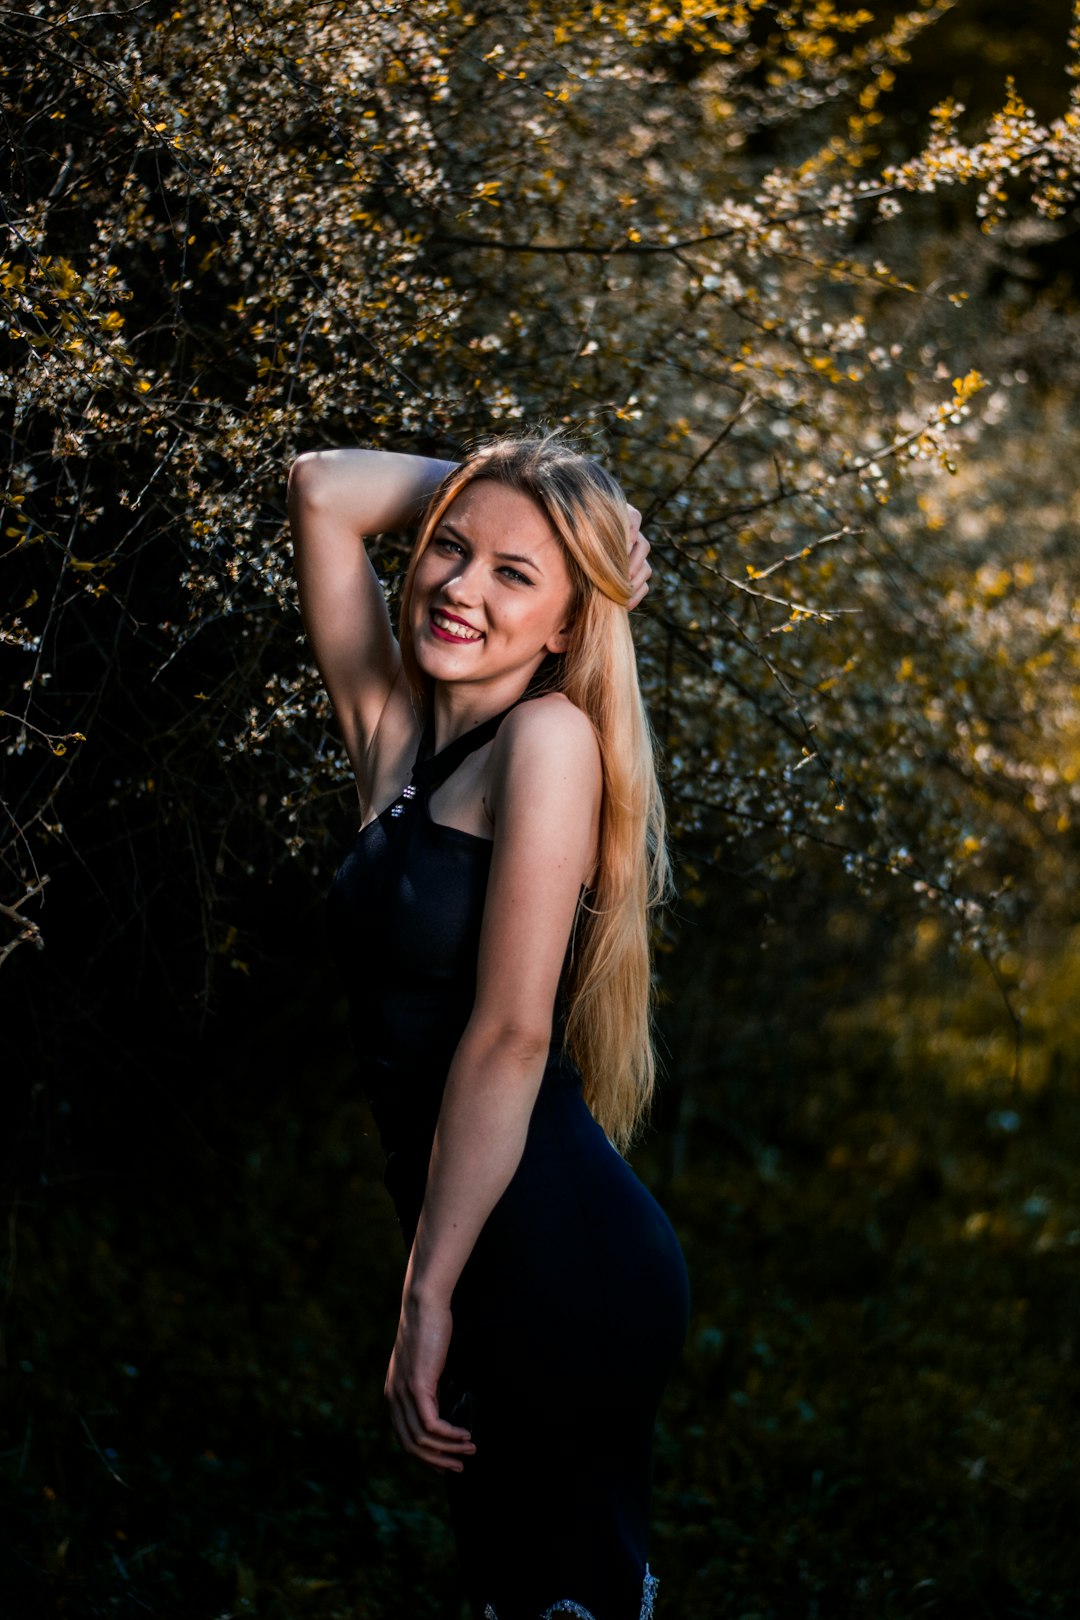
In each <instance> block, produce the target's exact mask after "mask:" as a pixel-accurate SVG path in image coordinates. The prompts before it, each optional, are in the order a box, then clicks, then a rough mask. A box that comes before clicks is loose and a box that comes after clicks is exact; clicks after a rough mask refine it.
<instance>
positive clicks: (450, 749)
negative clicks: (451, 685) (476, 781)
mask: <svg viewBox="0 0 1080 1620" xmlns="http://www.w3.org/2000/svg"><path fill="white" fill-rule="evenodd" d="M555 669H556V663H555V660H554V658H552V657H551V655H550V654H549V655H548V657H547V658H545V659H544V661H543V663H542V664H541V665H540V667H539V668H538V669H537V671H536V673H535V674H534V675H533V677H532V679H531V680H530V682H529V684H528V686H527V687H526V688H525V690H524V692H522V694H521V696H520V697H519V698H515V700H514V702H513V703H510V704H508V705H507V706H506V708H505V709H503V710H502V712H501V713H499V714H493V715H492V716H491V718H490V719H489V720H482V721H481V722H480V724H479V725H478V726H474V727H473V729H472V730H471V731H466V732H463V733H462V735H461V736H460V737H455V738H454V740H453V742H450V743H447V745H446V747H445V748H440V749H439V751H438V753H437V754H436V753H434V752H433V749H434V746H435V726H434V722H433V721H430V720H429V721H428V723H427V725H426V726H425V727H424V734H423V736H422V737H421V739H420V747H419V749H418V751H417V755H416V759H415V761H414V762H413V768H412V776H411V777H410V779H409V785H408V787H406V788H404V789H403V790H402V793H401V796H400V798H398V799H397V800H396V801H395V803H394V804H393V805H391V807H390V814H391V816H393V817H395V818H397V817H399V816H401V815H402V814H403V813H404V811H405V810H406V808H407V806H408V805H409V803H410V802H411V801H412V800H413V799H415V798H416V796H417V794H421V793H422V794H423V795H424V796H425V797H426V796H427V795H428V794H429V793H434V792H435V789H436V788H438V787H440V786H441V785H442V783H443V782H445V781H446V779H447V777H448V776H452V775H453V773H454V771H456V770H457V768H458V766H459V765H460V764H461V762H462V760H464V759H467V758H468V756H469V755H470V754H472V753H475V751H476V749H478V748H483V746H484V744H485V743H486V742H490V741H491V739H492V737H494V735H495V733H496V732H497V731H498V729H499V727H500V726H501V725H502V723H503V721H504V720H505V719H506V717H507V715H508V714H509V713H510V711H511V710H512V709H516V708H517V706H518V704H519V703H524V702H525V701H526V699H528V698H534V697H540V696H541V695H542V694H543V693H545V692H551V691H554V690H555V689H556V688H555V682H554V679H553V677H554V674H555Z"/></svg>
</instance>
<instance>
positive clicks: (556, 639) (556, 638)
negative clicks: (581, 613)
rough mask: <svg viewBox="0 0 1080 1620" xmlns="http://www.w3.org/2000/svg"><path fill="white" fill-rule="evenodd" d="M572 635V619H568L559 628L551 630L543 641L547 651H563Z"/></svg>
mask: <svg viewBox="0 0 1080 1620" xmlns="http://www.w3.org/2000/svg"><path fill="white" fill-rule="evenodd" d="M573 636H574V621H573V619H570V620H569V621H568V622H567V623H566V624H564V625H563V626H562V627H561V628H560V629H558V630H555V631H553V632H552V634H551V635H550V636H548V638H547V641H546V642H545V643H544V645H545V647H546V648H547V651H548V652H549V653H564V652H566V650H567V648H568V647H569V645H570V643H571V641H572V640H573Z"/></svg>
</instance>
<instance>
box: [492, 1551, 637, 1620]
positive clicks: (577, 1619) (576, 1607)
mask: <svg viewBox="0 0 1080 1620" xmlns="http://www.w3.org/2000/svg"><path fill="white" fill-rule="evenodd" d="M659 1585H660V1582H659V1581H658V1580H657V1578H656V1576H655V1575H653V1574H652V1573H651V1572H650V1570H649V1566H648V1564H646V1565H645V1579H644V1581H643V1582H642V1586H641V1608H640V1610H639V1611H638V1620H653V1608H654V1605H655V1603H656V1592H657V1588H658V1587H659ZM484 1620H499V1616H498V1615H497V1613H496V1612H495V1610H494V1608H493V1607H492V1606H491V1604H490V1603H489V1604H487V1605H486V1606H485V1608H484ZM540 1620H596V1616H595V1615H594V1614H593V1612H592V1610H591V1609H587V1608H586V1607H585V1605H584V1604H583V1603H575V1601H574V1599H573V1598H560V1599H559V1601H558V1603H553V1604H551V1606H550V1608H547V1609H545V1610H544V1612H543V1614H542V1615H541V1616H540Z"/></svg>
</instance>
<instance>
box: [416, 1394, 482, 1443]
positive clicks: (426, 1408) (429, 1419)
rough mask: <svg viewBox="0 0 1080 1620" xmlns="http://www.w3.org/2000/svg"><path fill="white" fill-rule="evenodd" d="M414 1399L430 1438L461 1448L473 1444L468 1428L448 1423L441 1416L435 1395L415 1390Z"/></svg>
mask: <svg viewBox="0 0 1080 1620" xmlns="http://www.w3.org/2000/svg"><path fill="white" fill-rule="evenodd" d="M413 1401H414V1403H415V1405H416V1413H417V1417H418V1418H419V1420H420V1423H421V1424H422V1426H423V1430H424V1433H425V1435H426V1436H427V1438H428V1439H429V1440H431V1441H437V1442H438V1443H440V1444H441V1445H443V1446H448V1447H449V1446H452V1447H456V1448H458V1449H459V1450H460V1449H461V1447H463V1446H468V1445H471V1444H472V1435H471V1434H470V1433H469V1431H468V1429H463V1428H462V1427H461V1426H460V1425H459V1424H456V1423H448V1422H447V1421H446V1419H445V1418H442V1417H440V1416H439V1407H438V1403H437V1401H436V1399H435V1397H434V1395H432V1394H430V1393H429V1391H427V1390H416V1391H414V1392H413Z"/></svg>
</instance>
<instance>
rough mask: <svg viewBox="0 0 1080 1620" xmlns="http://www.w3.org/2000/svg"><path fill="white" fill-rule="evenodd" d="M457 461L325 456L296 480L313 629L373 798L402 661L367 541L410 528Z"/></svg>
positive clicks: (368, 454)
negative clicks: (378, 739) (375, 744)
mask: <svg viewBox="0 0 1080 1620" xmlns="http://www.w3.org/2000/svg"><path fill="white" fill-rule="evenodd" d="M453 465H454V464H453V463H452V462H448V461H433V460H430V459H429V458H428V457H426V456H406V455H398V454H396V453H395V452H393V451H387V450H319V451H314V452H311V453H309V454H307V455H303V456H300V458H299V459H298V460H297V461H296V462H294V464H293V467H292V471H291V473H290V474H289V524H290V527H291V529H292V538H293V552H294V562H295V568H296V578H297V584H298V585H299V589H300V609H301V612H302V614H303V619H304V628H305V630H306V631H307V635H308V640H309V641H310V642H311V647H312V651H313V652H314V654H315V662H316V663H317V664H318V666H319V672H320V674H321V675H322V678H323V682H324V683H325V686H326V690H327V692H328V693H329V695H330V701H331V702H332V704H333V705H334V712H335V714H336V715H337V719H338V724H339V725H340V726H341V730H342V735H343V737H344V740H345V746H346V748H347V749H348V751H349V757H350V758H351V760H352V762H353V768H354V770H355V771H356V773H357V778H358V781H360V785H361V793H362V794H363V792H364V782H363V771H364V768H365V766H364V762H365V761H366V759H367V757H368V748H369V745H370V743H371V739H372V736H373V735H374V733H375V729H376V727H377V726H378V724H379V719H380V717H381V715H382V713H383V710H384V709H385V707H386V703H387V699H388V698H389V696H390V693H391V691H393V690H394V688H395V686H396V684H397V683H398V680H399V676H400V672H401V656H400V653H399V651H398V645H397V641H396V640H395V638H394V633H393V630H392V628H391V625H390V615H389V614H388V612H387V610H386V602H385V599H384V597H383V593H382V587H381V586H380V584H379V581H378V579H377V577H376V575H375V571H374V569H373V568H372V566H371V563H370V561H369V560H368V557H367V553H366V552H365V550H364V543H363V537H364V536H365V535H370V534H385V533H393V532H394V531H397V530H401V529H405V528H407V527H408V526H409V524H410V523H413V522H415V521H416V519H417V518H418V517H419V516H420V513H421V512H422V510H423V508H424V505H425V503H426V501H427V500H428V499H429V497H430V496H431V494H432V492H433V490H434V489H435V488H436V486H437V485H438V484H439V483H440V482H441V480H442V479H443V477H444V476H445V474H446V473H448V472H449V471H450V469H451V467H452V466H453Z"/></svg>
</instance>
